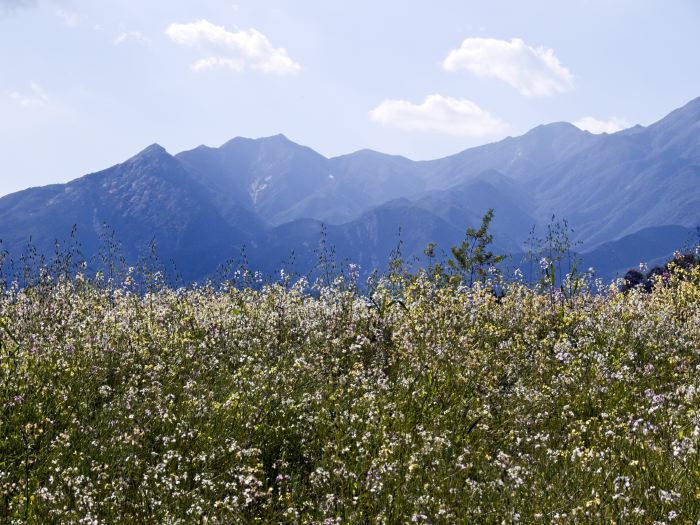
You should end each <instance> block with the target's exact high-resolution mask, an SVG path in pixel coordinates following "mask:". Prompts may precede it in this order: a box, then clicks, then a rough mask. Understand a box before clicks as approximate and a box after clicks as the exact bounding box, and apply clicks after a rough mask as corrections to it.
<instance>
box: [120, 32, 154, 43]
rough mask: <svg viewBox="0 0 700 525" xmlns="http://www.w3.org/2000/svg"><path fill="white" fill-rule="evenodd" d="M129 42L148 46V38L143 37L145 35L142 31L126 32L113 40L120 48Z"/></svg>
mask: <svg viewBox="0 0 700 525" xmlns="http://www.w3.org/2000/svg"><path fill="white" fill-rule="evenodd" d="M127 42H135V43H137V44H147V43H148V38H146V37H145V36H143V34H142V33H141V32H140V31H126V32H124V33H122V34H120V35H117V37H116V38H115V39H114V40H112V43H113V44H114V45H115V46H119V45H121V44H125V43H127Z"/></svg>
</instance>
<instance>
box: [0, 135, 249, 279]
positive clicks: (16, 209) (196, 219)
mask: <svg viewBox="0 0 700 525" xmlns="http://www.w3.org/2000/svg"><path fill="white" fill-rule="evenodd" d="M73 225H77V233H78V240H79V242H80V244H81V247H82V251H83V253H84V255H86V256H89V255H92V254H94V253H96V252H97V251H98V249H99V245H100V240H99V239H100V236H101V235H103V234H105V233H107V230H108V229H109V230H114V231H115V232H116V236H117V238H118V240H119V241H120V243H121V244H122V246H123V255H124V256H125V257H126V258H127V260H129V261H132V262H133V261H136V260H138V258H139V256H140V255H142V254H145V253H147V252H148V246H149V243H150V242H151V241H155V243H156V246H157V248H158V252H159V255H160V256H161V257H162V258H163V259H165V260H169V259H175V260H176V261H182V262H184V263H185V264H184V265H183V266H182V268H181V269H182V272H183V275H184V276H185V277H186V278H196V277H200V276H202V275H205V274H206V273H208V272H209V271H211V268H212V267H215V266H216V265H217V264H218V263H219V262H220V261H221V260H222V259H223V258H225V257H226V256H227V254H229V253H230V250H231V247H232V246H234V245H238V244H240V243H241V242H242V241H244V240H245V239H248V238H249V237H250V234H251V233H253V232H252V231H251V230H250V228H249V225H247V224H242V225H241V226H234V225H231V224H230V223H228V222H227V221H226V220H225V219H224V218H223V217H222V216H221V215H220V214H219V213H218V212H217V211H216V210H215V209H214V208H213V207H212V205H211V200H210V196H209V194H208V191H207V189H206V188H205V187H203V186H202V185H201V184H199V183H198V182H197V181H196V180H194V179H193V178H192V177H191V175H190V174H189V173H188V172H187V171H185V169H184V168H183V166H182V164H181V163H180V162H179V161H178V160H177V159H175V158H174V157H172V156H171V155H169V154H168V153H167V152H166V151H165V150H164V149H163V148H162V147H160V146H158V145H156V144H154V145H152V146H149V147H148V148H146V149H145V150H143V151H142V152H141V153H139V154H138V155H136V156H134V157H132V158H131V159H129V160H127V161H126V162H124V163H122V164H118V165H116V166H113V167H112V168H109V169H106V170H104V171H100V172H98V173H93V174H91V175H87V176H85V177H82V178H80V179H76V180H74V181H72V182H69V183H68V184H55V185H52V186H46V187H43V188H31V189H28V190H24V191H21V192H18V193H13V194H11V195H8V196H6V197H3V198H2V199H0V235H1V238H2V240H3V243H4V248H5V249H7V250H8V251H9V252H10V254H13V255H18V254H20V253H22V251H23V250H24V248H25V246H26V244H27V241H28V239H29V237H30V236H31V239H32V242H33V244H35V245H36V247H37V249H38V250H39V251H40V252H42V253H45V254H51V253H52V252H53V248H54V246H53V244H54V242H55V241H56V240H64V239H66V238H67V237H68V235H69V234H70V232H71V229H72V227H73ZM256 233H257V232H256Z"/></svg>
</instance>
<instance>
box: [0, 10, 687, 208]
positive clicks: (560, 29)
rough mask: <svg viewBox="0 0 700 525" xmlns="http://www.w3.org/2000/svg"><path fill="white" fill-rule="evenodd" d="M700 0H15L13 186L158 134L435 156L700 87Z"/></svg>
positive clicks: (628, 117) (62, 178) (8, 93)
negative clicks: (282, 140) (281, 137)
mask: <svg viewBox="0 0 700 525" xmlns="http://www.w3.org/2000/svg"><path fill="white" fill-rule="evenodd" d="M699 27H700V2H698V1H697V0H674V1H668V0H667V1H661V0H653V1H652V0H571V1H567V2H561V1H555V0H548V1H544V0H528V1H527V2H524V1H522V0H508V1H506V0H492V1H490V2H484V1H482V0H479V1H472V0H432V1H421V0H381V1H378V0H353V1H352V2H348V1H340V0H197V1H192V0H148V1H144V0H99V1H97V2H96V1H95V0H0V195H4V194H7V193H10V192H14V191H18V190H21V189H24V188H27V187H31V186H40V185H45V184H50V183H60V182H66V181H68V180H71V179H74V178H77V177H79V176H81V175H84V174H87V173H90V172H94V171H98V170H100V169H104V168H106V167H109V166H111V165H113V164H116V163H118V162H121V161H123V160H125V159H127V158H129V157H131V156H133V155H134V154H136V153H137V152H138V151H140V150H141V149H143V148H145V147H146V146H148V145H149V144H152V143H154V142H157V143H159V144H161V145H162V146H163V147H165V148H166V149H167V150H168V151H169V152H171V153H173V154H174V153H177V152H180V151H183V150H187V149H191V148H194V147H196V146H198V145H200V144H206V145H209V146H219V145H221V144H223V143H224V142H226V141H227V140H229V139H231V138H233V137H236V136H244V137H253V138H255V137H264V136H270V135H275V134H278V133H284V134H285V135H286V136H287V137H288V138H289V139H291V140H293V141H295V142H297V143H300V144H303V145H306V146H309V147H311V148H313V149H315V150H316V151H318V152H319V153H321V154H323V155H326V156H329V157H331V156H336V155H342V154H345V153H350V152H352V151H356V150H359V149H363V148H371V149H374V150H378V151H382V152H385V153H392V154H400V155H404V156H406V157H409V158H412V159H431V158H438V157H442V156H445V155H449V154H453V153H456V152H458V151H461V150H463V149H466V148H468V147H473V146H477V145H480V144H484V143H488V142H493V141H496V140H500V139H502V138H504V137H506V136H516V135H520V134H522V133H525V132H526V131H527V130H529V129H531V128H533V127H535V126H537V125H539V124H543V123H549V122H558V121H568V122H572V123H575V124H576V125H578V126H579V127H581V128H583V129H588V130H589V131H591V132H594V133H600V132H614V131H616V130H618V129H622V128H624V127H627V126H631V125H634V124H642V125H648V124H651V123H652V122H655V121H656V120H658V119H660V118H662V117H663V116H664V115H666V114H667V113H669V112H670V111H672V110H673V109H675V108H677V107H680V106H682V105H683V104H685V103H687V102H688V101H690V100H692V99H693V98H695V97H698V96H700V53H698V50H700V31H698V28H699Z"/></svg>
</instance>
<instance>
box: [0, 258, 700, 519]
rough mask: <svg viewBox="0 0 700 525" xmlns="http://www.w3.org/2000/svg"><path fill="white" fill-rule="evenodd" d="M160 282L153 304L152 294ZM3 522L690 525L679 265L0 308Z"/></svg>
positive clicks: (692, 336) (39, 296)
mask: <svg viewBox="0 0 700 525" xmlns="http://www.w3.org/2000/svg"><path fill="white" fill-rule="evenodd" d="M156 284H157V283H156ZM0 319H1V327H0V330H1V332H2V333H1V335H0V342H1V344H2V346H1V349H0V522H1V523H27V522H28V523H86V524H102V523H121V524H130V523H182V524H191V523H222V524H223V523H318V524H340V523H387V524H393V523H427V524H437V523H519V522H521V523H562V524H563V523H697V522H698V519H699V518H700V452H699V449H700V412H699V409H700V268H698V267H696V268H694V269H690V270H683V269H678V270H676V271H672V272H670V274H669V275H667V276H665V277H664V278H663V279H662V278H661V277H659V278H658V282H657V283H656V285H655V286H654V287H653V289H652V290H651V292H649V293H647V292H646V291H645V290H644V289H642V288H635V289H632V290H630V291H627V292H625V293H622V292H620V291H619V287H618V286H617V285H614V284H613V285H610V286H605V285H603V284H601V283H599V282H598V283H595V282H594V281H590V280H589V281H586V282H583V283H582V284H581V286H577V288H576V291H575V293H568V294H567V293H564V292H563V291H562V289H556V290H554V289H552V290H549V291H547V290H543V289H536V288H533V287H532V286H527V285H525V284H524V283H522V282H517V281H515V282H510V283H503V284H502V285H501V286H500V293H498V294H494V293H493V290H492V287H491V286H489V284H488V282H487V283H486V284H484V283H482V282H476V283H475V284H474V285H473V286H464V285H461V284H457V283H455V282H451V281H450V282H448V281H445V280H442V279H439V278H436V277H435V275H433V274H431V273H430V272H426V271H420V272H416V273H414V274H411V275H406V274H401V273H400V272H393V273H390V274H388V275H386V276H385V277H381V278H375V279H374V280H373V281H372V282H371V283H370V286H368V287H363V288H362V289H359V288H358V285H357V282H356V280H355V278H354V277H353V275H352V274H351V275H346V276H345V277H343V276H338V277H335V278H334V279H331V280H326V281H324V280H319V281H317V282H315V283H309V282H307V281H306V280H304V279H300V280H291V279H289V278H288V277H285V276H283V277H282V278H281V279H279V281H278V282H275V283H270V284H264V283H258V285H254V286H253V285H251V286H240V285H237V286H234V283H226V282H224V283H221V284H218V285H213V284H211V285H202V286H193V287H188V288H173V287H170V286H166V285H154V286H151V287H150V289H148V290H147V291H146V292H145V293H142V291H141V290H139V289H137V286H136V284H134V282H133V281H131V280H130V277H129V276H128V275H127V276H126V277H125V278H124V279H121V280H119V282H115V281H110V280H109V279H106V278H105V277H103V276H99V275H98V276H96V277H91V278H88V277H86V276H85V275H83V274H81V273H78V274H77V275H73V276H72V277H65V276H58V277H55V276H54V277H52V276H50V275H49V274H46V273H45V274H44V275H43V276H42V277H41V278H40V279H39V280H38V281H37V282H36V283H35V284H34V285H33V286H27V287H18V286H13V285H11V284H8V285H7V286H5V287H4V288H3V290H2V296H1V297H0Z"/></svg>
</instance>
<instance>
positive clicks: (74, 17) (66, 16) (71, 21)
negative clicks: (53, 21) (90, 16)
mask: <svg viewBox="0 0 700 525" xmlns="http://www.w3.org/2000/svg"><path fill="white" fill-rule="evenodd" d="M55 13H56V16H58V17H59V18H60V19H61V20H63V23H64V24H65V25H67V26H68V27H76V26H77V25H79V24H80V22H81V21H82V20H83V17H82V16H81V15H79V14H77V13H73V12H71V11H66V10H65V9H61V8H58V9H56V11H55Z"/></svg>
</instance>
